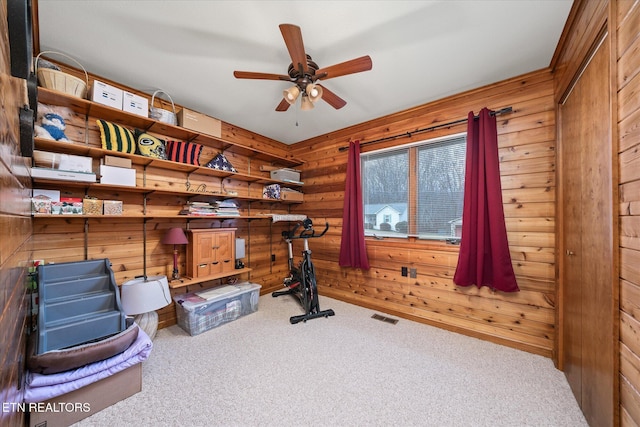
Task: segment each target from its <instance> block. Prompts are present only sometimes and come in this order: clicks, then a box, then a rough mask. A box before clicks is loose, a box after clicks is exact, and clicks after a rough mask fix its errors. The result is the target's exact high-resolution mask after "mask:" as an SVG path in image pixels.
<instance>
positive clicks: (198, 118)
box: [178, 108, 222, 138]
mask: <svg viewBox="0 0 640 427" xmlns="http://www.w3.org/2000/svg"><path fill="white" fill-rule="evenodd" d="M178 125H180V126H182V127H183V128H186V129H191V130H193V131H196V132H199V133H205V134H207V135H211V136H215V137H217V138H221V137H222V122H220V120H218V119H214V118H213V117H209V116H207V115H205V114H201V113H197V112H195V111H192V110H189V109H186V108H183V109H182V110H180V111H178Z"/></svg>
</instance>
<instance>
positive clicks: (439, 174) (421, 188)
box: [416, 136, 466, 239]
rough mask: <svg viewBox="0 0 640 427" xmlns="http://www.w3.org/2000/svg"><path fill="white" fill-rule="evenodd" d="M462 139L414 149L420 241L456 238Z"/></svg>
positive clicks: (459, 218) (459, 226)
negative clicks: (416, 159)
mask: <svg viewBox="0 0 640 427" xmlns="http://www.w3.org/2000/svg"><path fill="white" fill-rule="evenodd" d="M465 150H466V137H465V136H460V137H456V138H454V139H449V140H446V141H441V142H438V143H434V144H428V145H424V146H421V147H420V148H419V149H418V162H417V164H416V167H417V168H418V170H417V171H416V172H417V175H418V178H417V179H418V200H417V216H418V218H417V229H418V235H419V236H420V237H421V238H431V239H434V238H435V239H438V238H440V239H441V238H451V237H460V231H461V229H462V203H463V198H464V169H465V167H464V165H465Z"/></svg>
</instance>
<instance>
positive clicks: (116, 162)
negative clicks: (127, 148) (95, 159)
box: [102, 156, 131, 169]
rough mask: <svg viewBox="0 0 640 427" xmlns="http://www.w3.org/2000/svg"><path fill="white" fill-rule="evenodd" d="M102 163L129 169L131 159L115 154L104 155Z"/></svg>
mask: <svg viewBox="0 0 640 427" xmlns="http://www.w3.org/2000/svg"><path fill="white" fill-rule="evenodd" d="M102 164H103V165H107V166H117V167H119V168H129V169H131V159H126V158H124V157H116V156H104V158H103V159H102Z"/></svg>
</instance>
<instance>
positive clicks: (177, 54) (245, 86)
mask: <svg viewBox="0 0 640 427" xmlns="http://www.w3.org/2000/svg"><path fill="white" fill-rule="evenodd" d="M571 4H572V0H536V1H533V0H497V1H484V0H468V1H462V0H450V1H417V0H414V1H402V0H392V1H383V0H375V1H364V0H361V1H340V0H338V1H326V0H315V1H301V0H300V1H293V0H289V1H238V0H236V1H231V0H219V1H204V0H199V1H187V0H182V1H153V0H147V1H141V0H137V1H114V0H111V1H106V0H103V1H94V0H85V1H78V0H39V2H38V10H39V18H38V19H39V30H40V48H41V50H55V51H58V52H62V53H65V54H67V55H70V56H72V57H74V58H76V59H78V60H79V61H80V62H81V63H82V65H83V66H84V67H85V68H86V69H87V71H89V72H91V73H95V74H97V75H101V76H104V77H106V78H108V79H111V80H114V81H117V82H120V83H123V84H125V85H128V86H131V87H133V88H136V89H139V90H143V91H145V92H148V93H150V94H151V93H152V92H153V91H154V90H155V89H158V88H162V89H164V90H166V91H167V92H168V93H169V94H171V96H172V98H173V99H174V101H175V102H176V103H178V104H181V105H184V106H187V107H189V108H191V109H193V110H196V111H200V112H202V113H205V114H208V115H211V116H213V117H217V118H219V119H221V120H223V121H225V122H228V123H231V124H234V125H236V126H239V127H242V128H244V129H248V130H250V131H253V132H256V133H259V134H261V135H264V136H267V137H270V138H273V139H275V140H277V141H280V142H284V143H286V144H291V143H295V142H299V141H302V140H305V139H308V138H311V137H314V136H317V135H323V134H325V133H328V132H331V131H335V130H338V129H342V128H345V127H348V126H351V125H354V124H358V123H362V122H365V121H368V120H371V119H375V118H378V117H381V116H384V115H387V114H391V113H394V112H398V111H401V110H405V109H408V108H411V107H415V106H418V105H422V104H425V103H428V102H430V101H433V100H437V99H440V98H443V97H446V96H449V95H452V94H456V93H460V92H462V91H465V90H469V89H473V88H476V87H480V86H484V85H487V84H490V83H494V82H497V81H501V80H504V79H507V78H510V77H515V76H518V75H521V74H524V73H527V72H530V71H534V70H538V69H541V68H545V67H547V66H548V65H549V64H550V61H551V58H552V56H553V53H554V50H555V47H556V45H557V44H558V40H559V38H560V35H561V33H562V29H563V27H564V23H565V21H566V19H567V16H568V14H569V11H570V8H571ZM282 23H290V24H296V25H298V26H300V27H301V29H302V37H303V40H304V46H305V50H306V53H307V54H309V55H311V57H312V58H313V60H314V61H315V62H316V63H317V64H318V65H319V66H320V67H327V66H329V65H334V64H337V63H340V62H343V61H346V60H350V59H353V58H356V57H360V56H363V55H370V56H371V58H372V61H373V69H372V70H371V71H366V72H363V73H359V74H352V75H348V76H342V77H336V78H334V79H330V80H327V81H326V82H322V83H323V85H324V86H326V87H327V88H329V89H330V90H331V91H333V92H334V93H336V94H337V95H338V96H340V97H341V98H343V99H344V100H345V101H347V105H346V106H345V107H343V108H342V109H340V110H335V109H333V108H332V107H331V106H329V105H328V104H327V103H325V102H323V101H319V102H318V103H317V104H316V107H315V108H314V109H313V110H311V111H300V109H299V104H298V105H297V106H296V108H293V107H291V108H289V110H288V111H286V112H276V111H275V107H276V106H277V105H278V103H279V102H280V101H281V100H282V91H283V90H284V89H286V88H287V87H289V86H290V85H291V84H290V83H287V82H283V81H269V80H240V79H236V78H234V77H233V71H234V70H241V71H256V72H264V73H274V74H287V68H288V66H289V64H290V63H291V59H290V57H289V54H288V52H287V48H286V46H285V44H284V41H283V39H282V35H281V33H280V30H279V28H278V25H279V24H282ZM61 60H64V58H61ZM65 62H66V61H65ZM481 107H483V106H480V105H479V106H478V108H481Z"/></svg>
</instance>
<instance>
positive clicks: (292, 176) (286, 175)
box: [271, 169, 300, 182]
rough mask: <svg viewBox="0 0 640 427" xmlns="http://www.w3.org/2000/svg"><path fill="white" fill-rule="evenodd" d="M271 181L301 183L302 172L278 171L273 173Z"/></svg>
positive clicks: (292, 170)
mask: <svg viewBox="0 0 640 427" xmlns="http://www.w3.org/2000/svg"><path fill="white" fill-rule="evenodd" d="M271 179H277V180H279V181H290V182H300V171H297V170H295V169H276V170H273V171H271Z"/></svg>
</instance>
